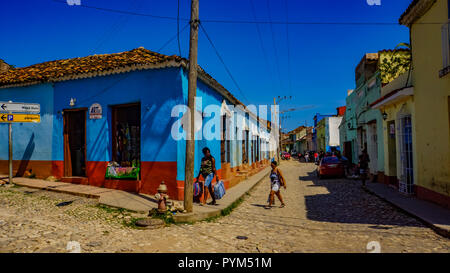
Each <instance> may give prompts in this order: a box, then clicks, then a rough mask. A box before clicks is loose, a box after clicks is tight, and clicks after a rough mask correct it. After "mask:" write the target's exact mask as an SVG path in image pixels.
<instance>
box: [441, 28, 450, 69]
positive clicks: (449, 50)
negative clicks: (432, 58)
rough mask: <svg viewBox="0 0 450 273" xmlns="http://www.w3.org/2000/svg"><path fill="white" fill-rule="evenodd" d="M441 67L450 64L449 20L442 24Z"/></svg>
mask: <svg viewBox="0 0 450 273" xmlns="http://www.w3.org/2000/svg"><path fill="white" fill-rule="evenodd" d="M442 57H443V68H444V69H445V68H447V67H449V66H450V20H449V21H448V22H447V23H445V24H444V25H443V26H442Z"/></svg>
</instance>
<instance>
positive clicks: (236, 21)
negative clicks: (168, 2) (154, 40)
mask: <svg viewBox="0 0 450 273" xmlns="http://www.w3.org/2000/svg"><path fill="white" fill-rule="evenodd" d="M52 1H53V2H56V3H60V4H65V5H67V2H66V1H61V0H52ZM77 7H83V8H88V9H94V10H100V11H105V12H113V13H121V14H129V15H135V16H142V17H150V18H154V19H162V20H172V21H176V20H177V17H172V16H160V15H154V14H149V13H141V12H131V11H126V10H120V9H110V8H101V7H96V6H88V5H85V4H81V5H79V6H77ZM179 20H180V21H185V22H189V19H187V18H180V19H179ZM202 22H203V23H223V24H274V25H285V24H289V25H352V26H353V25H367V26H370V25H374V26H399V25H400V24H399V23H398V22H332V21H328V22H327V21H322V22H319V21H291V22H285V21H249V20H217V19H202ZM415 24H417V25H442V24H444V22H417V23H415Z"/></svg>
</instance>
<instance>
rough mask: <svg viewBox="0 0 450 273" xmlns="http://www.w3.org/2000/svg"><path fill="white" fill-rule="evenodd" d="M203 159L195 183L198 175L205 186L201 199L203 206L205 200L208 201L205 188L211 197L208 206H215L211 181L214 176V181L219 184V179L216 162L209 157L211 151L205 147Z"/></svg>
mask: <svg viewBox="0 0 450 273" xmlns="http://www.w3.org/2000/svg"><path fill="white" fill-rule="evenodd" d="M202 152H203V155H204V157H203V158H202V163H201V167H200V171H199V173H198V175H197V181H198V179H199V178H200V175H201V176H202V177H203V178H204V179H205V185H204V188H203V192H204V193H205V195H204V198H203V204H202V205H204V204H206V200H207V199H208V193H207V191H206V188H207V189H208V191H209V193H210V194H211V197H212V202H211V203H209V204H210V205H216V197H215V196H214V193H213V189H212V183H211V182H212V180H213V179H214V176H215V177H216V181H217V182H219V177H218V176H217V173H216V160H215V159H214V157H213V156H212V155H211V151H210V150H209V148H207V147H205V148H203V150H202Z"/></svg>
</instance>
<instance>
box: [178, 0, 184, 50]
mask: <svg viewBox="0 0 450 273" xmlns="http://www.w3.org/2000/svg"><path fill="white" fill-rule="evenodd" d="M177 40H178V53H179V55H180V57H183V56H182V55H181V45H180V0H178V13H177Z"/></svg>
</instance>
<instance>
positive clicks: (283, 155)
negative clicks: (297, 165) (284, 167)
mask: <svg viewBox="0 0 450 273" xmlns="http://www.w3.org/2000/svg"><path fill="white" fill-rule="evenodd" d="M281 159H283V160H290V159H291V154H290V153H288V152H283V153H282V154H281Z"/></svg>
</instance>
